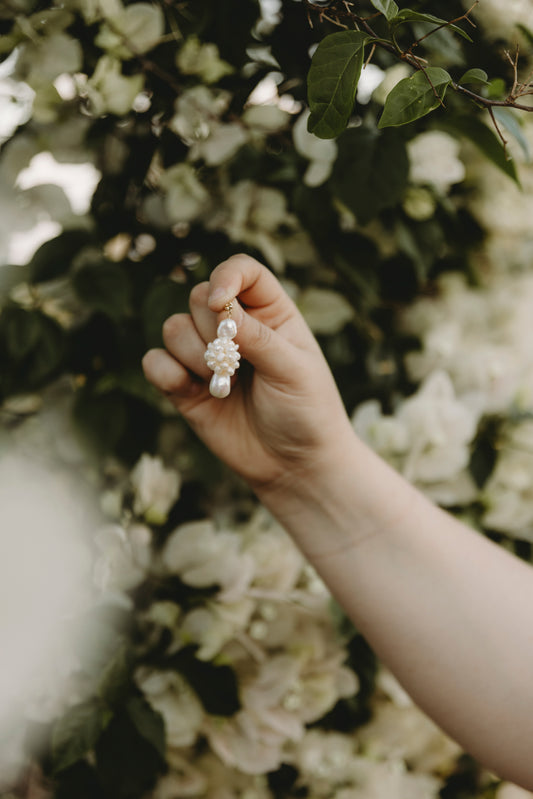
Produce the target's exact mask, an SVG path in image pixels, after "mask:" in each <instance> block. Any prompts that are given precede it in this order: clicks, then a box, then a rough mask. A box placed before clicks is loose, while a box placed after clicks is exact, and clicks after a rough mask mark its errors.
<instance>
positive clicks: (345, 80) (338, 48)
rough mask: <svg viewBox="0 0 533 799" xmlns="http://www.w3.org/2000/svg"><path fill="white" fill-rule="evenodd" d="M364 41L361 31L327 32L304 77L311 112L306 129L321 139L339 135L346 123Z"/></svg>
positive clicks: (356, 82) (350, 112) (356, 81)
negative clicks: (305, 77)
mask: <svg viewBox="0 0 533 799" xmlns="http://www.w3.org/2000/svg"><path fill="white" fill-rule="evenodd" d="M367 39H368V37H367V35H366V34H365V33H362V32H361V31H340V32H339V33H330V34H329V36H326V37H325V39H323V40H322V41H321V42H320V44H319V45H318V47H317V49H316V51H315V54H314V55H313V59H312V61H311V68H310V70H309V75H308V78H307V85H308V99H309V108H310V110H311V116H310V117H309V121H308V123H307V127H308V130H309V131H310V132H311V133H314V134H315V136H318V137H319V138H321V139H332V138H334V137H335V136H338V135H339V133H342V131H343V130H344V129H345V127H346V125H347V124H348V120H349V119H350V116H351V114H352V111H353V106H354V103H355V95H356V91H357V84H358V82H359V77H360V75H361V69H362V68H363V59H364V47H365V43H366V41H367Z"/></svg>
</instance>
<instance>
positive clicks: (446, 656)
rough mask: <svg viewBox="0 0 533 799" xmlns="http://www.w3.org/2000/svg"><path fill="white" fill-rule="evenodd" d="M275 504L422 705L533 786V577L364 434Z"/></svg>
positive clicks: (273, 499)
mask: <svg viewBox="0 0 533 799" xmlns="http://www.w3.org/2000/svg"><path fill="white" fill-rule="evenodd" d="M311 472H312V475H313V476H312V477H310V478H308V479H307V480H306V479H305V478H304V476H303V475H294V476H293V477H292V478H291V479H289V480H288V481H287V485H285V486H283V487H280V486H278V487H277V489H276V492H275V494H270V493H269V492H267V491H265V492H264V495H263V496H262V497H261V498H262V500H263V501H264V502H265V504H267V505H268V506H269V507H271V509H272V511H273V512H274V513H275V514H276V516H277V517H278V519H279V520H280V522H281V523H282V524H283V525H284V526H285V528H286V529H287V530H288V531H289V532H290V533H291V535H292V536H293V537H294V539H295V541H296V542H297V543H298V545H299V546H300V547H301V549H302V550H303V551H304V553H305V554H306V556H307V557H308V558H309V560H310V562H311V563H313V565H314V566H315V568H316V569H317V571H318V572H319V573H320V574H321V576H322V578H323V579H324V580H325V582H326V583H327V584H328V586H329V587H330V590H331V591H332V593H333V594H334V595H335V596H336V598H337V599H338V601H339V602H340V603H341V605H342V606H343V607H344V608H345V610H346V611H347V613H348V614H349V615H350V616H351V617H352V619H353V621H354V623H355V624H356V625H357V627H358V629H359V630H361V632H362V633H363V634H364V635H365V636H366V637H367V638H368V640H369V642H370V643H371V645H372V646H373V647H374V649H375V651H376V652H377V654H378V655H379V656H380V657H381V658H382V660H383V662H384V663H386V664H387V665H388V666H389V667H390V668H391V669H392V670H393V672H394V673H395V674H396V676H397V677H398V679H399V680H400V681H401V682H402V684H403V685H404V687H405V688H406V690H407V691H408V692H409V693H410V694H411V696H412V697H413V699H414V700H415V701H416V702H417V703H418V704H419V705H420V706H421V707H422V708H423V709H424V710H425V711H426V712H427V713H428V714H429V715H430V716H432V718H434V719H435V721H436V722H437V723H439V724H440V725H441V726H442V727H443V729H445V730H446V731H447V732H448V733H449V734H450V735H452V736H453V737H454V738H455V739H456V740H458V741H459V743H460V744H461V745H462V746H463V747H464V748H465V749H466V750H467V751H469V752H470V753H471V754H473V755H474V756H475V757H477V758H478V759H479V760H480V761H481V762H483V763H485V764H486V765H488V766H489V767H490V768H492V769H494V770H495V771H497V773H499V774H500V775H501V776H504V777H507V778H508V779H511V780H513V781H515V782H518V783H520V784H522V785H524V786H525V787H528V788H530V789H531V788H533V765H532V763H531V758H530V754H529V751H530V742H531V740H533V698H532V693H531V673H532V670H533V625H532V624H531V620H530V615H531V614H530V610H529V609H530V608H532V607H533V570H532V569H531V568H530V567H529V566H527V565H525V564H523V563H522V562H521V561H519V560H518V559H517V558H515V557H513V556H511V555H509V554H508V553H506V552H505V551H503V550H502V549H501V548H499V547H497V546H496V545H494V544H492V543H491V542H489V541H488V540H487V539H485V538H484V537H483V536H481V535H480V534H478V533H476V532H474V531H472V530H470V529H468V528H467V527H465V526H463V525H462V524H460V523H459V522H458V521H457V520H456V519H454V518H453V517H452V516H450V515H448V514H446V513H445V512H443V511H441V510H440V509H438V508H437V507H435V506H434V505H433V504H432V503H430V502H429V501H428V500H426V499H425V498H424V497H423V496H422V495H421V494H420V493H419V492H418V491H416V490H415V489H414V488H413V487H412V486H410V485H409V484H408V483H407V482H406V481H404V480H403V478H401V477H400V476H399V475H397V474H396V472H394V471H393V470H392V469H391V468H390V467H388V466H387V465H386V464H385V463H384V462H383V461H381V460H380V459H379V458H378V457H377V456H376V455H374V454H373V453H372V452H370V451H369V450H368V449H367V448H366V447H365V446H364V445H363V444H362V443H361V442H360V441H359V440H358V439H357V438H355V436H354V437H353V438H351V439H350V438H348V439H347V440H345V441H343V447H342V453H341V452H339V454H338V457H337V458H333V457H332V456H329V461H328V462H324V463H322V464H320V465H317V468H316V469H314V470H311Z"/></svg>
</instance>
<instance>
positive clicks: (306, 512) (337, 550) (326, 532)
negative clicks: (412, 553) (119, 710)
mask: <svg viewBox="0 0 533 799" xmlns="http://www.w3.org/2000/svg"><path fill="white" fill-rule="evenodd" d="M256 494H257V496H258V498H259V499H260V501H261V502H262V504H263V505H265V507H267V508H268V509H269V510H270V512H271V513H272V514H273V515H274V516H275V517H276V518H277V519H278V521H279V522H280V524H281V525H282V526H283V527H284V528H285V529H286V530H287V532H288V533H289V534H290V535H291V536H292V537H293V538H294V540H295V542H296V544H297V545H298V546H299V547H300V549H301V550H302V551H303V552H304V554H305V555H306V557H307V558H308V559H309V560H310V561H311V562H317V561H321V560H322V559H324V558H331V557H335V556H336V555H339V556H342V553H343V552H345V551H346V550H348V549H350V548H352V547H354V546H357V545H358V544H359V543H360V542H362V541H363V540H367V539H372V538H373V537H375V536H377V535H378V534H379V535H380V536H381V535H382V534H387V535H389V534H393V533H394V531H395V530H396V529H398V528H399V527H401V526H402V524H403V522H404V521H405V519H406V517H407V516H408V515H409V514H410V512H411V510H412V509H413V508H414V506H415V505H418V503H419V501H420V500H422V501H424V498H423V497H422V496H421V495H420V494H419V492H418V491H417V490H416V489H415V488H414V487H413V486H411V485H410V484H409V483H408V482H407V481H406V480H405V479H404V478H403V477H401V476H400V475H399V474H398V473H397V472H396V471H395V470H394V469H392V467H390V466H389V465H388V464H387V463H385V462H384V461H383V460H382V459H381V458H380V457H379V456H377V455H376V454H375V453H374V452H373V451H372V450H370V449H369V448H368V447H367V446H366V444H364V443H363V442H362V441H361V440H360V439H359V438H358V437H357V436H356V434H355V432H354V431H353V430H352V428H351V427H350V428H349V429H348V430H346V431H344V432H343V436H342V437H340V438H339V439H338V440H337V443H332V444H331V445H328V446H324V447H323V449H321V450H320V451H317V452H316V455H315V457H313V458H311V459H309V460H308V462H306V463H305V464H300V465H299V466H297V467H295V468H294V469H292V470H290V471H286V472H284V473H283V474H282V475H281V476H280V477H279V479H277V480H276V481H274V482H272V483H270V484H269V485H263V486H261V487H260V488H257V489H256Z"/></svg>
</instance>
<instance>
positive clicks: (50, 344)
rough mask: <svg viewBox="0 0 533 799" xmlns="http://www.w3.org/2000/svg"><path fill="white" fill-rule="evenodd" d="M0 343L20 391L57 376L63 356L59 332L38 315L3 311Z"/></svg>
mask: <svg viewBox="0 0 533 799" xmlns="http://www.w3.org/2000/svg"><path fill="white" fill-rule="evenodd" d="M0 342H1V346H2V349H3V350H4V353H5V357H6V358H7V359H8V361H11V362H12V365H13V367H14V374H16V375H17V377H16V378H15V382H16V383H17V385H18V387H19V388H20V389H32V388H37V387H38V386H40V385H41V384H42V382H43V381H44V380H46V379H47V378H49V377H51V376H52V375H53V374H55V373H56V372H57V370H58V369H59V367H60V366H61V363H62V361H63V357H64V355H65V334H64V331H63V329H62V328H61V327H60V325H58V323H57V322H56V321H55V320H54V319H51V318H50V317H49V316H46V315H45V314H43V313H42V312H41V311H25V310H23V309H22V308H18V307H14V306H8V307H7V308H5V309H4V310H3V312H2V315H1V316H0Z"/></svg>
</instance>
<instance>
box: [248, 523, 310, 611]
mask: <svg viewBox="0 0 533 799" xmlns="http://www.w3.org/2000/svg"><path fill="white" fill-rule="evenodd" d="M242 536H243V551H244V552H246V554H247V555H248V556H249V557H251V558H252V560H253V563H254V574H253V578H252V584H253V587H254V588H258V589H261V588H264V589H266V590H267V591H268V592H270V593H271V594H274V595H278V596H282V597H284V596H286V595H287V594H288V593H289V592H290V591H291V590H292V589H294V588H295V586H296V584H297V582H298V580H299V579H300V576H301V572H302V568H303V567H304V560H303V557H302V555H301V553H300V551H299V550H298V549H297V547H296V546H295V544H294V542H293V541H292V539H291V538H290V537H289V536H288V535H287V533H286V532H285V530H284V529H283V528H282V527H280V525H279V524H278V522H277V521H276V520H275V519H274V518H273V517H272V516H271V515H270V514H269V513H268V512H267V511H266V510H265V509H264V508H258V510H257V511H256V513H255V514H254V516H253V517H252V519H251V520H250V521H249V522H248V524H247V525H246V526H245V528H244V530H243V531H242Z"/></svg>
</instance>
